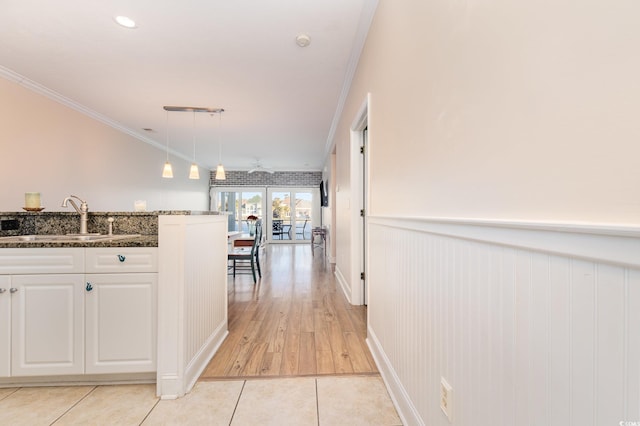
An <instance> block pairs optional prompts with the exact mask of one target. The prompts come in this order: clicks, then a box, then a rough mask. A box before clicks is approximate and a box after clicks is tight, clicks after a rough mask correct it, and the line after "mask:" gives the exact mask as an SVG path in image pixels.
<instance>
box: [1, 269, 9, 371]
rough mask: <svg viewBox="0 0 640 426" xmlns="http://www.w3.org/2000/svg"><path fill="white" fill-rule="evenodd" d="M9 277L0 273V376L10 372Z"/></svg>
mask: <svg viewBox="0 0 640 426" xmlns="http://www.w3.org/2000/svg"><path fill="white" fill-rule="evenodd" d="M10 288H11V277H10V276H9V275H0V377H8V376H9V374H10V373H11V293H10V291H9V289H10Z"/></svg>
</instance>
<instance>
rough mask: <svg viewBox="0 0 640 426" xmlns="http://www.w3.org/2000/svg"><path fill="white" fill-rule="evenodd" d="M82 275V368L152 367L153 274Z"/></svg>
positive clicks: (145, 369)
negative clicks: (84, 281)
mask: <svg viewBox="0 0 640 426" xmlns="http://www.w3.org/2000/svg"><path fill="white" fill-rule="evenodd" d="M86 278H87V283H88V285H90V286H91V287H87V291H86V294H85V304H86V327H87V335H86V336H87V346H86V372H87V373H88V374H93V373H133V372H149V371H156V352H157V348H156V321H157V314H156V306H157V300H156V298H157V296H156V294H157V287H158V278H157V274H155V273H150V274H87V275H86ZM89 288H90V290H89Z"/></svg>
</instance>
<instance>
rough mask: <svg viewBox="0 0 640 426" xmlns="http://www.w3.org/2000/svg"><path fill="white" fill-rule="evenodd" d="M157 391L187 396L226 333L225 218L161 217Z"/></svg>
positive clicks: (163, 393) (160, 394)
mask: <svg viewBox="0 0 640 426" xmlns="http://www.w3.org/2000/svg"><path fill="white" fill-rule="evenodd" d="M158 221H159V232H158V264H159V266H158V267H159V275H158V373H157V394H158V395H159V396H161V397H162V398H163V399H173V398H178V397H181V396H183V395H184V394H185V393H187V392H189V391H190V390H191V388H192V387H193V386H194V384H195V382H196V380H197V378H198V376H199V375H200V373H201V372H202V371H203V370H204V368H205V367H206V366H207V363H208V362H209V360H210V359H211V358H212V357H213V355H214V354H215V352H216V351H217V349H218V347H219V346H220V344H222V342H223V341H224V339H225V338H226V336H227V334H228V330H227V267H226V264H227V218H226V216H216V215H193V216H192V215H160V216H159V219H158Z"/></svg>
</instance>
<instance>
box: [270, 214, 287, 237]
mask: <svg viewBox="0 0 640 426" xmlns="http://www.w3.org/2000/svg"><path fill="white" fill-rule="evenodd" d="M282 234H284V227H283V225H282V219H273V221H271V238H275V237H276V235H277V236H278V239H280V240H281V239H282Z"/></svg>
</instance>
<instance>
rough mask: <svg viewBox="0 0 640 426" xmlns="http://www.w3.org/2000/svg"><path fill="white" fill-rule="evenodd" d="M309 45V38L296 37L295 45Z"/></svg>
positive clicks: (306, 36)
mask: <svg viewBox="0 0 640 426" xmlns="http://www.w3.org/2000/svg"><path fill="white" fill-rule="evenodd" d="M310 43H311V37H309V36H308V35H306V34H299V35H298V36H297V37H296V44H297V45H298V46H300V47H307V46H308V45H309V44H310Z"/></svg>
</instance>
